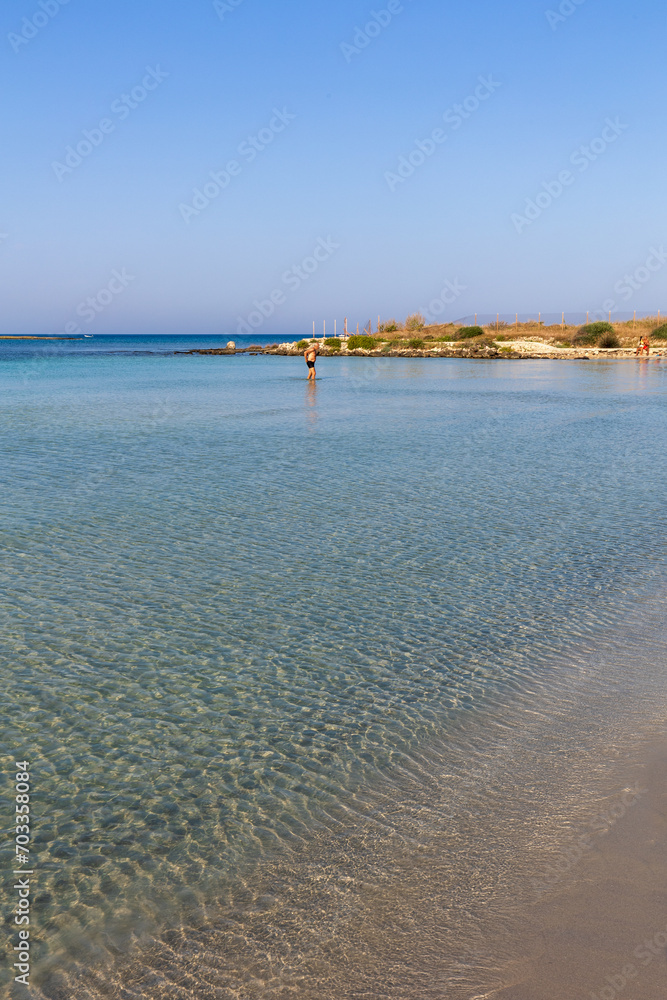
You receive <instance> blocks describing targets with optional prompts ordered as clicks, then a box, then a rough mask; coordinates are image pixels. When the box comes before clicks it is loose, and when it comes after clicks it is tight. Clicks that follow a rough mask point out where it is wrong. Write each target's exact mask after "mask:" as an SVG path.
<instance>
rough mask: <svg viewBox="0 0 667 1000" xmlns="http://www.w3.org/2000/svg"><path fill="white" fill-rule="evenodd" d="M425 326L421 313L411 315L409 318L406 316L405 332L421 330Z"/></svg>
mask: <svg viewBox="0 0 667 1000" xmlns="http://www.w3.org/2000/svg"><path fill="white" fill-rule="evenodd" d="M425 326H426V320H425V319H424V317H423V316H422V314H421V313H413V314H412V315H411V316H408V318H407V319H406V321H405V329H406V330H410V331H414V330H423V329H424V327H425Z"/></svg>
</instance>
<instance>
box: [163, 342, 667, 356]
mask: <svg viewBox="0 0 667 1000" xmlns="http://www.w3.org/2000/svg"><path fill="white" fill-rule="evenodd" d="M174 354H188V355H194V354H197V355H206V354H210V355H224V356H228V357H229V356H235V355H237V354H249V355H250V356H251V357H254V356H260V355H261V356H269V357H283V358H285V357H287V358H296V357H302V356H303V351H302V350H301V349H300V348H297V346H296V343H289V344H279V345H277V346H273V345H271V346H269V347H262V346H259V345H258V346H254V347H239V348H226V347H223V348H217V347H209V348H193V349H192V350H189V351H174ZM337 357H338V358H476V359H480V360H499V361H503V360H504V361H519V360H523V361H592V360H597V361H600V360H603V361H607V360H612V361H650V360H654V361H655V360H659V359H660V358H667V344H666V345H665V346H664V347H658V348H651V353H650V354H649V355H648V356H642V357H638V356H637V354H636V352H635V348H634V347H615V348H614V347H612V348H603V347H589V348H583V347H556V346H554V345H552V344H545V343H544V342H538V341H529V340H517V341H501V342H498V343H496V344H493V345H490V344H488V343H485V344H483V345H481V344H478V345H476V344H471V345H470V346H468V347H466V346H463V344H461V343H460V342H459V344H452V345H451V346H450V345H449V344H445V345H440V346H438V347H435V346H434V347H432V348H420V349H414V348H409V347H406V348H392V349H388V350H364V349H363V348H356V349H355V350H352V351H349V350H347V348H346V347H345V346H342V347H341V349H340V350H338V349H334V348H329V347H326V346H324V347H322V346H319V347H318V358H337Z"/></svg>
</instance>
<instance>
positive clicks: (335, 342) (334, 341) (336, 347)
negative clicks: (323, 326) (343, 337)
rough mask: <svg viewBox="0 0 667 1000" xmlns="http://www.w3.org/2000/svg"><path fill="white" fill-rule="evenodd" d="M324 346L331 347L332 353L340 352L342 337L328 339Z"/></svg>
mask: <svg viewBox="0 0 667 1000" xmlns="http://www.w3.org/2000/svg"><path fill="white" fill-rule="evenodd" d="M324 346H325V347H330V348H331V350H332V351H340V337H327V339H326V340H325V341H324Z"/></svg>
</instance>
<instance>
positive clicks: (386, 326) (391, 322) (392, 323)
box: [380, 319, 398, 333]
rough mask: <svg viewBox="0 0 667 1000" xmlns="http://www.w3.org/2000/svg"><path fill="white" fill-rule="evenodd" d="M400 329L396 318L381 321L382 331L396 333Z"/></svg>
mask: <svg viewBox="0 0 667 1000" xmlns="http://www.w3.org/2000/svg"><path fill="white" fill-rule="evenodd" d="M397 330H398V323H397V322H396V320H395V319H388V320H387V321H386V323H380V333H395V332H396V331H397Z"/></svg>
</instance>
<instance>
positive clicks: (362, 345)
mask: <svg viewBox="0 0 667 1000" xmlns="http://www.w3.org/2000/svg"><path fill="white" fill-rule="evenodd" d="M378 347H379V344H378V341H377V339H376V338H375V337H369V336H365V335H363V334H359V335H358V336H357V335H355V336H354V337H350V339H349V340H348V342H347V349H348V351H357V350H360V349H361V350H362V351H375V350H377V349H378Z"/></svg>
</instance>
